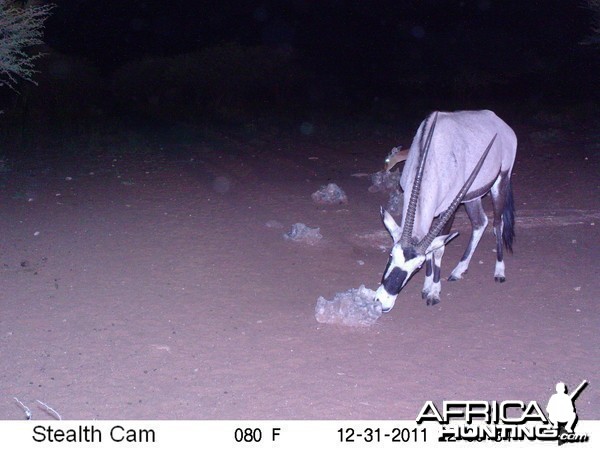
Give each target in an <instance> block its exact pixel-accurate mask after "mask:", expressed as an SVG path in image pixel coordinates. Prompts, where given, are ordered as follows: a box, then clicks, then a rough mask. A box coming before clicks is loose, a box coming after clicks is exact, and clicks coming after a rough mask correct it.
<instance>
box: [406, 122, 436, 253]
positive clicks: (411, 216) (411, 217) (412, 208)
mask: <svg viewBox="0 0 600 450" xmlns="http://www.w3.org/2000/svg"><path fill="white" fill-rule="evenodd" d="M437 117H438V113H437V111H436V112H435V115H434V116H433V123H432V124H431V128H430V129H429V134H428V135H427V140H426V141H425V148H424V149H422V151H421V155H420V156H421V158H420V159H419V167H418V168H417V174H416V175H415V181H414V183H413V187H412V191H410V200H409V202H408V207H407V209H406V217H405V218H404V227H403V229H402V236H401V237H400V241H401V242H403V243H408V242H410V240H411V238H412V230H413V226H414V224H415V215H416V211H417V200H418V199H419V192H420V191H421V181H422V179H423V171H424V169H425V160H426V159H427V154H428V153H429V146H430V145H431V138H432V137H433V130H435V124H436V123H437Z"/></svg>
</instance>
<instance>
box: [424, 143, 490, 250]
mask: <svg viewBox="0 0 600 450" xmlns="http://www.w3.org/2000/svg"><path fill="white" fill-rule="evenodd" d="M496 136H498V134H495V135H494V137H493V138H492V140H491V141H490V143H489V144H488V146H487V148H486V149H485V151H484V152H483V155H481V158H479V162H478V163H477V165H476V166H475V168H474V169H473V172H471V175H470V176H469V178H468V179H467V181H466V182H465V184H464V186H463V187H462V189H461V190H460V191H459V192H458V195H457V196H456V197H455V198H454V200H452V203H450V206H448V209H446V211H444V212H443V213H442V214H441V215H440V217H439V218H438V220H436V221H435V225H434V226H433V227H432V228H431V229H430V230H429V232H428V233H427V235H426V236H425V237H424V238H423V239H422V240H421V242H419V244H418V245H417V252H418V253H420V254H422V255H423V254H425V252H426V251H427V248H428V247H429V245H430V244H431V242H433V240H434V239H435V237H436V236H437V235H438V234H440V232H441V231H442V229H443V228H444V225H446V222H448V220H450V218H451V217H452V215H453V214H454V213H455V212H456V208H458V206H459V205H460V204H461V202H462V201H463V199H464V198H465V195H467V192H468V191H469V188H470V187H471V185H472V184H473V181H475V178H477V174H478V173H479V171H480V170H481V166H483V162H484V161H485V158H486V157H487V155H488V153H489V152H490V149H491V148H492V145H493V144H494V141H495V140H496Z"/></svg>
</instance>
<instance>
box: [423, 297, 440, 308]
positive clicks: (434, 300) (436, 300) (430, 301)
mask: <svg viewBox="0 0 600 450" xmlns="http://www.w3.org/2000/svg"><path fill="white" fill-rule="evenodd" d="M439 302H440V299H439V298H435V297H431V298H427V301H426V303H427V306H435V305H437V304H438V303H439Z"/></svg>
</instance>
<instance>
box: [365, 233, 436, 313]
mask: <svg viewBox="0 0 600 450" xmlns="http://www.w3.org/2000/svg"><path fill="white" fill-rule="evenodd" d="M424 262H425V255H419V254H417V252H416V251H415V249H414V248H413V247H412V246H411V247H407V248H405V249H403V248H402V246H401V245H400V244H399V243H397V244H395V245H394V247H393V248H392V252H391V253H390V259H389V261H388V265H387V268H386V270H385V273H384V274H383V279H382V280H381V286H379V288H378V289H377V292H376V294H375V298H376V299H377V300H379V302H380V303H381V309H382V311H383V312H389V311H390V310H391V309H392V308H393V307H394V304H395V303H396V297H397V296H398V294H399V293H400V291H401V290H402V288H403V287H404V286H405V285H406V283H407V282H408V280H409V279H410V277H411V276H412V275H413V274H414V273H415V272H416V271H417V270H419V269H420V267H421V266H422V265H423V263H424Z"/></svg>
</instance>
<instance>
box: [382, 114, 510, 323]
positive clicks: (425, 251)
mask: <svg viewBox="0 0 600 450" xmlns="http://www.w3.org/2000/svg"><path fill="white" fill-rule="evenodd" d="M516 152H517V137H516V136H515V133H514V131H513V130H512V129H511V128H510V127H509V126H508V125H507V124H506V123H505V122H504V121H503V120H502V119H500V118H499V117H498V116H497V115H496V114H494V113H493V112H492V111H487V110H484V111H458V112H452V113H449V112H435V113H433V114H431V115H430V116H429V117H427V119H425V120H424V121H423V122H422V123H421V125H420V126H419V129H418V130H417V134H416V135H415V137H414V139H413V142H412V145H411V147H410V151H409V154H408V159H407V160H406V163H405V166H404V171H403V172H402V177H401V178H400V186H401V187H402V189H403V190H404V204H403V206H402V225H400V226H398V224H397V223H396V221H395V220H394V218H393V217H392V216H391V215H390V214H389V213H388V212H387V211H385V210H384V209H383V208H381V217H382V220H383V223H384V225H385V227H386V229H387V230H388V232H389V233H390V235H391V236H392V239H393V241H394V246H393V247H392V251H391V253H390V258H389V261H388V264H387V267H386V269H385V272H384V274H383V279H382V281H381V286H379V288H378V289H377V293H376V299H377V300H379V301H380V302H381V305H382V309H383V311H384V312H388V311H390V310H391V309H392V308H393V306H394V303H395V302H396V297H397V296H398V294H399V293H400V291H401V290H402V288H403V287H404V286H405V285H406V283H407V282H408V280H409V279H410V278H411V276H412V275H413V274H414V273H415V272H416V271H417V270H419V269H420V268H421V266H422V265H423V263H425V268H426V275H425V283H424V285H423V290H422V297H423V298H424V299H425V300H426V302H427V305H435V304H437V303H439V301H440V289H441V286H440V265H441V262H442V256H443V254H444V248H445V245H446V244H447V243H448V242H449V241H450V240H452V239H454V238H455V237H456V236H457V235H458V233H457V232H454V233H450V229H451V227H452V222H453V220H454V214H455V212H456V209H457V208H458V206H459V205H460V204H461V203H464V205H465V209H466V211H467V215H468V217H469V219H470V221H471V225H472V227H473V231H472V234H471V239H470V241H469V244H468V246H467V249H466V250H465V253H464V255H463V256H462V258H461V260H460V262H459V263H458V265H457V266H456V267H455V268H454V270H453V271H452V273H451V275H450V277H449V278H448V279H449V280H450V281H454V280H458V279H460V278H462V276H463V275H464V273H465V272H466V271H467V269H468V268H469V262H470V261H471V258H472V256H473V253H474V252H475V248H476V247H477V244H478V243H479V240H480V239H481V236H482V235H483V232H484V230H485V228H486V226H487V224H488V219H487V216H486V214H485V212H484V210H483V207H482V203H481V198H482V197H483V196H484V195H486V194H487V193H488V192H490V193H491V195H492V203H493V207H494V234H495V235H496V266H495V271H494V278H495V280H496V281H498V282H503V281H505V275H504V258H503V251H502V250H503V246H504V247H505V248H506V249H507V250H508V251H510V252H512V243H513V238H514V211H515V210H514V201H513V194H512V187H511V180H510V177H511V173H512V168H513V164H514V161H515V155H516Z"/></svg>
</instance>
